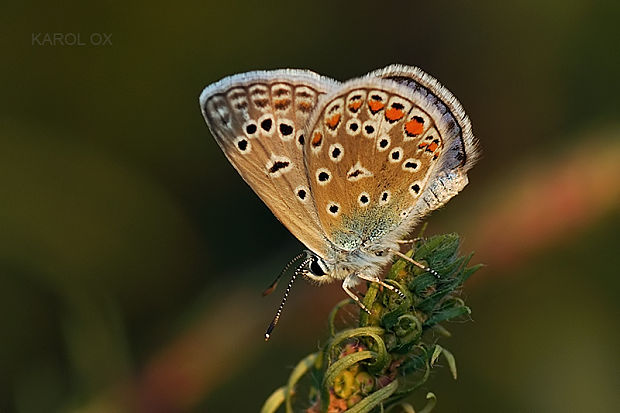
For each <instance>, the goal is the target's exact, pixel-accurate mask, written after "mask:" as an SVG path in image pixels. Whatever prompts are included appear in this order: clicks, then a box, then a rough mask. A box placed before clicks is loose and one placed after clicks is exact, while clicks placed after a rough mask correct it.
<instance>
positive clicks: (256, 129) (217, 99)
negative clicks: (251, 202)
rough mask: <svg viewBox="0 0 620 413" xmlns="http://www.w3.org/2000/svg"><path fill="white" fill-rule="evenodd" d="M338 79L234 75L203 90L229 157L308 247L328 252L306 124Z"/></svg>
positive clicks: (296, 73) (204, 105)
mask: <svg viewBox="0 0 620 413" xmlns="http://www.w3.org/2000/svg"><path fill="white" fill-rule="evenodd" d="M337 85H338V83H337V82H336V81H333V80H331V79H328V78H325V77H322V76H319V75H317V74H315V73H313V72H310V71H302V70H276V71H267V72H250V73H244V74H240V75H234V76H230V77H228V78H225V79H222V80H221V81H219V82H216V83H214V84H212V85H210V86H208V87H207V88H205V90H204V91H203V92H202V94H201V96H200V106H201V109H202V113H203V116H204V118H205V120H206V122H207V124H208V126H209V128H210V130H211V132H212V133H213V136H214V137H215V140H216V141H217V142H218V144H219V145H220V147H221V148H222V150H223V151H224V153H225V154H226V157H227V158H228V159H229V161H230V162H231V163H232V164H233V166H234V167H235V169H237V171H238V172H239V174H240V175H241V176H242V177H243V179H244V180H245V181H246V182H247V183H248V184H249V185H250V187H252V189H253V190H254V191H255V192H256V193H257V194H258V196H259V197H260V198H261V199H262V200H263V202H265V204H266V205H267V206H268V207H269V209H270V210H271V211H272V212H273V214H274V215H275V216H276V217H277V218H278V219H279V220H280V221H281V222H282V223H283V224H284V225H285V226H286V227H287V228H288V229H289V230H290V231H291V232H292V233H293V235H295V236H296V237H297V238H298V239H299V240H300V241H302V242H303V243H304V244H305V245H306V246H307V247H308V248H310V249H311V250H313V251H315V252H317V253H324V249H325V248H326V246H327V243H326V242H325V238H324V237H323V235H322V231H321V229H320V227H319V225H318V216H317V214H316V211H315V208H314V204H313V202H312V199H311V198H312V195H311V193H310V191H311V189H310V183H309V182H308V178H307V175H306V171H305V166H304V163H303V145H304V143H305V141H306V137H305V136H304V132H303V126H304V125H305V124H306V122H307V120H308V117H309V116H310V114H311V113H312V111H313V110H314V108H315V107H316V105H317V102H318V101H319V97H320V96H321V95H324V94H325V93H327V92H329V91H331V90H333V89H334V88H335V87H336V86H337Z"/></svg>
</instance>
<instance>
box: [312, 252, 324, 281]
mask: <svg viewBox="0 0 620 413" xmlns="http://www.w3.org/2000/svg"><path fill="white" fill-rule="evenodd" d="M321 264H322V263H321V262H319V259H318V258H317V257H312V261H311V262H310V266H309V270H310V272H311V273H312V275H314V276H315V277H322V276H324V275H327V272H326V269H324V266H323V265H321Z"/></svg>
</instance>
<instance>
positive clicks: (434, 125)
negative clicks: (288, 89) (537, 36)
mask: <svg viewBox="0 0 620 413" xmlns="http://www.w3.org/2000/svg"><path fill="white" fill-rule="evenodd" d="M416 70H419V69H416ZM421 73H422V72H421V71H420V74H421ZM395 74H397V72H396V71H390V70H386V71H385V72H373V73H371V74H369V75H367V76H365V77H362V78H360V79H355V80H352V81H349V82H346V83H344V84H343V85H342V86H341V87H340V88H338V89H337V90H335V91H332V92H331V93H329V94H328V95H327V96H325V99H323V100H322V103H321V105H320V106H319V107H317V108H316V109H315V112H314V113H313V115H312V117H311V118H310V121H309V123H308V127H307V129H308V132H307V134H308V135H310V139H309V142H307V143H306V146H305V148H304V159H305V163H306V168H307V170H308V175H309V176H310V184H311V189H312V193H313V196H314V199H315V202H316V209H317V213H318V216H319V220H320V222H321V226H322V227H323V229H324V231H325V233H326V235H327V237H328V238H329V239H330V240H331V241H332V242H333V243H334V244H335V245H336V246H338V247H340V248H342V249H345V250H349V251H352V250H355V249H357V248H359V247H361V246H363V245H368V244H372V243H376V242H379V243H380V242H381V241H382V240H384V239H386V237H388V236H390V238H393V237H397V236H401V235H403V234H404V233H406V232H408V231H409V230H410V229H411V226H412V225H413V224H414V222H415V220H416V219H417V218H419V217H421V216H422V215H424V214H425V213H427V212H428V211H430V210H432V209H435V208H437V207H438V206H440V205H441V204H443V203H445V202H447V200H448V199H449V198H450V197H452V196H454V195H455V194H456V193H458V191H460V189H462V187H463V186H464V185H465V184H466V174H465V172H466V170H467V168H468V167H469V166H471V162H469V163H468V162H467V161H464V160H463V159H462V156H463V155H465V154H467V155H468V156H469V155H472V156H473V154H474V152H472V154H469V153H466V152H465V151H467V150H469V149H471V145H469V146H468V145H465V144H464V137H463V131H469V132H467V133H469V134H471V128H470V126H469V122H468V121H467V118H466V117H464V113H463V112H462V109H461V110H460V111H458V110H457V109H458V108H460V105H458V102H456V100H454V101H451V102H450V105H451V106H448V105H447V104H444V103H442V98H445V97H446V96H445V95H442V96H438V95H436V94H435V93H433V92H432V91H431V90H430V89H429V88H424V87H422V86H421V87H418V88H416V87H412V86H411V85H402V84H399V83H398V82H396V81H394V80H390V79H382V78H381V76H382V75H386V76H388V77H389V76H390V75H395ZM437 85H438V84H437ZM448 93H449V92H448ZM450 96H451V95H450ZM455 102H456V103H455ZM457 105H458V106H457ZM455 108H456V109H455ZM452 110H455V113H453V112H452ZM470 140H471V141H472V142H473V137H471V138H470ZM468 148H469V149H468ZM442 183H443V184H447V185H449V186H450V188H444V187H443V186H442ZM440 186H441V188H440Z"/></svg>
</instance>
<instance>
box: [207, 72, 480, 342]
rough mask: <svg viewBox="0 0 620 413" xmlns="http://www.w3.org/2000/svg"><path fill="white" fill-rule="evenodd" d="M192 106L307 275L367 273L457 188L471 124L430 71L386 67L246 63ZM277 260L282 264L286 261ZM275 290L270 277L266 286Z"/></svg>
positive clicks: (469, 155)
mask: <svg viewBox="0 0 620 413" xmlns="http://www.w3.org/2000/svg"><path fill="white" fill-rule="evenodd" d="M199 100H200V107H201V110H202V114H203V116H204V118H205V121H206V123H207V125H208V127H209V129H210V130H211V133H212V135H213V137H214V138H215V140H216V141H217V143H218V144H219V146H220V147H221V149H222V151H223V152H224V154H225V155H226V157H227V158H228V160H229V161H230V163H231V164H232V165H233V166H234V167H235V169H236V170H237V171H238V172H239V174H240V175H241V177H242V178H243V179H244V180H245V181H246V182H247V183H248V184H249V185H250V187H251V188H252V189H253V190H254V192H256V194H257V195H258V196H259V197H260V198H261V199H262V200H263V202H264V203H265V204H266V205H267V207H269V209H270V210H271V211H272V212H273V214H274V215H275V216H276V217H277V218H278V219H279V220H280V221H281V222H282V223H283V224H284V226H286V228H288V229H289V231H290V232H291V233H292V234H293V235H294V236H295V237H297V239H299V241H301V242H302V243H303V244H304V245H305V246H306V247H307V248H308V250H307V251H305V252H304V253H302V254H300V255H299V256H298V257H296V259H294V260H293V261H292V262H291V263H289V265H292V264H293V263H297V262H299V261H300V260H301V262H300V263H299V264H298V266H297V267H296V270H295V273H294V275H293V277H292V279H291V281H290V282H289V285H288V288H287V289H286V292H285V294H284V298H283V300H282V303H281V304H280V307H279V309H278V311H277V313H276V317H275V318H274V321H273V322H272V323H271V325H270V326H269V328H268V330H267V333H266V334H265V339H268V338H269V336H270V334H271V331H272V330H273V328H274V326H275V324H276V323H277V322H278V320H279V318H280V315H281V312H282V308H283V306H284V303H285V302H286V298H287V296H288V293H289V291H290V289H291V286H292V283H293V281H294V280H295V277H296V276H299V275H302V276H304V277H306V278H308V279H310V280H313V281H316V282H318V283H325V282H330V281H334V280H343V283H342V287H343V289H344V290H345V292H346V293H347V294H348V295H349V296H351V298H353V299H354V300H355V301H356V302H357V303H358V304H359V305H360V307H361V308H362V309H363V310H365V311H368V309H367V308H365V306H364V305H363V304H362V303H361V301H360V299H359V298H358V297H357V295H356V294H355V293H354V292H353V291H352V287H353V286H355V285H356V284H357V283H358V282H359V281H361V280H365V281H370V282H375V283H379V284H381V285H383V286H384V287H386V288H389V289H391V290H395V292H396V293H399V294H402V293H401V292H400V291H398V290H396V289H395V288H394V287H393V286H391V285H389V284H387V283H384V282H383V281H382V280H381V279H380V278H379V274H380V273H381V270H382V269H383V267H385V266H386V264H388V263H389V262H390V261H391V260H392V258H393V257H394V256H400V257H403V258H405V259H408V260H409V261H411V262H413V263H414V264H416V265H418V266H420V267H422V268H424V269H425V270H427V271H430V272H431V273H433V274H435V275H437V273H436V272H435V271H433V270H432V269H430V268H427V267H425V266H423V265H422V264H420V263H417V262H415V261H413V260H412V259H411V258H409V257H407V256H405V255H404V254H402V253H401V252H400V248H399V246H400V243H401V242H402V240H403V237H404V236H406V235H407V234H408V233H410V232H411V230H412V229H413V228H414V226H415V225H416V223H418V222H419V221H420V219H421V218H423V217H424V216H426V215H427V214H428V213H429V212H431V211H433V210H435V209H437V208H439V207H441V206H442V205H444V204H445V203H446V202H447V201H448V200H449V199H450V198H452V197H453V196H455V195H456V194H457V193H458V192H459V191H461V190H462V189H463V188H464V187H465V185H467V183H468V180H467V171H468V170H469V169H470V168H471V167H472V166H473V165H474V163H475V161H476V159H477V157H478V149H477V148H478V144H477V141H476V139H475V138H474V136H473V133H472V128H471V123H470V121H469V118H468V117H467V115H466V114H465V112H464V110H463V107H462V106H461V104H460V103H459V102H458V101H457V99H456V98H455V97H454V96H453V95H452V93H450V92H449V91H448V90H447V89H446V88H444V87H443V86H442V85H441V84H439V82H438V81H437V80H436V79H435V78H433V77H432V76H430V75H428V74H426V73H425V72H423V71H422V70H421V69H419V68H417V67H411V66H403V65H391V66H388V67H385V68H383V69H379V70H376V71H373V72H370V73H368V74H366V75H365V76H362V77H359V78H356V79H352V80H349V81H346V82H338V81H336V80H333V79H330V78H327V77H324V76H321V75H319V74H316V73H314V72H311V71H308V70H294V69H282V70H273V71H254V72H248V73H242V74H236V75H233V76H229V77H226V78H224V79H222V80H220V81H218V82H215V83H213V84H211V85H209V86H207V87H206V88H205V89H204V90H203V92H202V94H201V95H200V99H199ZM287 267H288V266H287ZM274 286H275V282H274V285H272V287H274Z"/></svg>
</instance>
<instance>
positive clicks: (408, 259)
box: [390, 249, 441, 278]
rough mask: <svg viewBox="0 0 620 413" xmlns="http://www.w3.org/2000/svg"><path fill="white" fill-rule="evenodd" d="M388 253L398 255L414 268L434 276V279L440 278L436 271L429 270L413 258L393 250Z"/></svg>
mask: <svg viewBox="0 0 620 413" xmlns="http://www.w3.org/2000/svg"><path fill="white" fill-rule="evenodd" d="M390 251H391V252H392V253H394V254H395V255H398V256H399V257H400V258H402V259H404V260H406V261H409V262H410V263H412V264H413V265H415V266H416V267H418V268H421V269H423V270H424V271H428V272H429V273H431V274H432V275H433V276H435V277H436V278H441V276H440V275H439V273H438V272H437V271H435V270H433V269H432V268H430V267H427V266H426V265H424V264H422V263H419V262H417V261H416V260H414V259H413V258H411V257H408V256H406V255H405V254H403V253H402V252H400V251H397V250H393V249H390Z"/></svg>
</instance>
